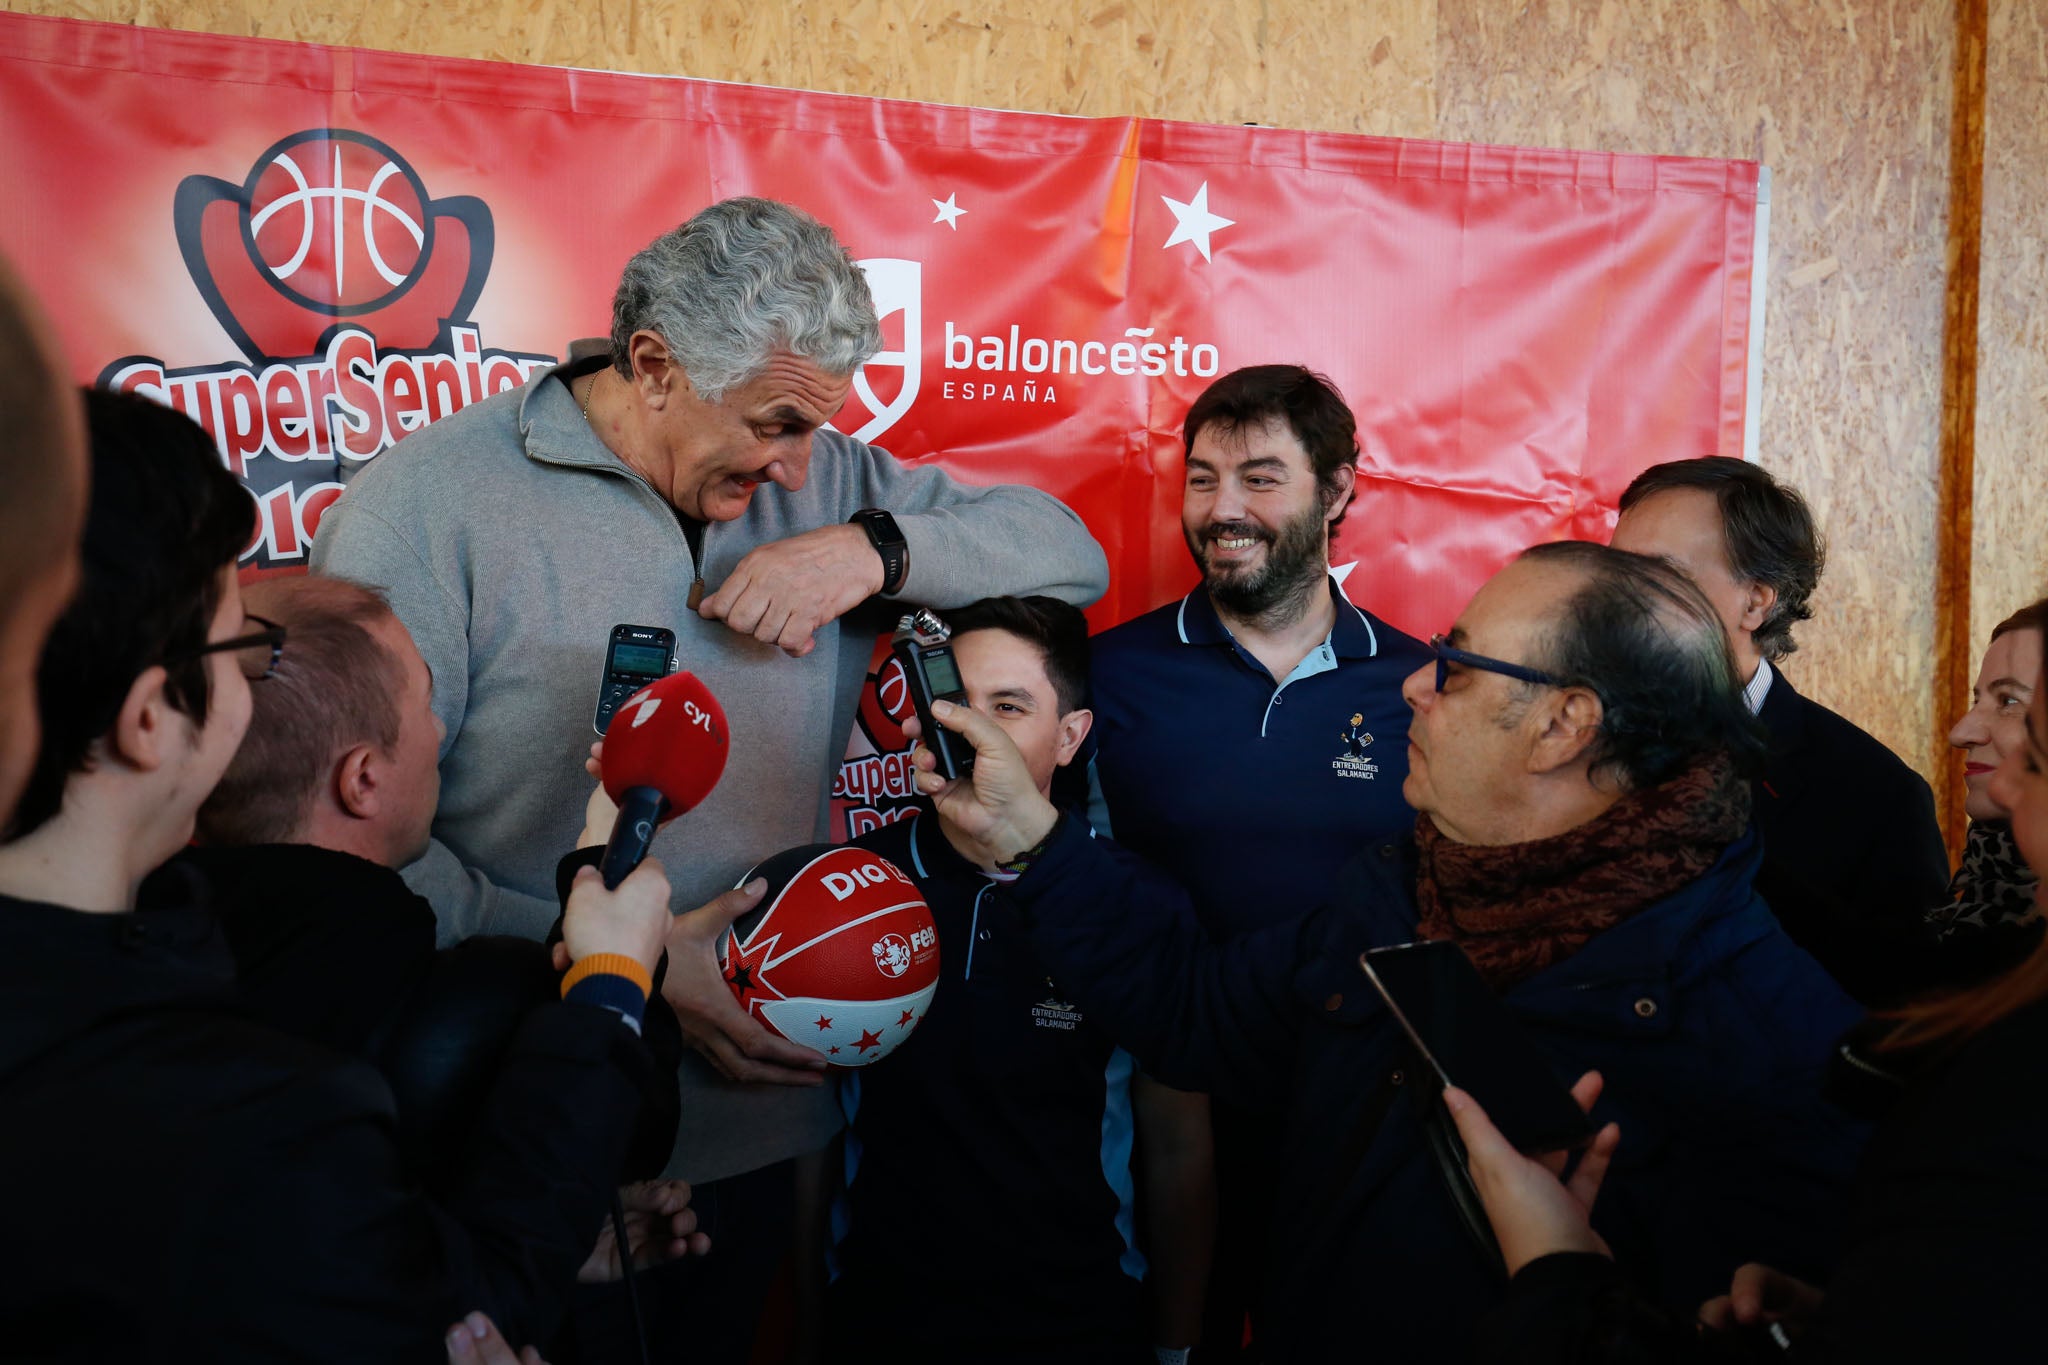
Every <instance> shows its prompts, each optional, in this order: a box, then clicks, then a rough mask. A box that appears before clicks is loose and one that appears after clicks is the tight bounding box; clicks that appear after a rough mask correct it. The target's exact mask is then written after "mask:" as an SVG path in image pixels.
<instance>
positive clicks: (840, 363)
mask: <svg viewBox="0 0 2048 1365" xmlns="http://www.w3.org/2000/svg"><path fill="white" fill-rule="evenodd" d="M638 331H652V332H654V333H656V334H657V335H659V336H660V337H661V339H662V340H663V341H664V342H666V343H667V345H668V348H669V350H670V351H671V352H672V353H674V355H675V357H676V359H677V361H678V362H679V363H680V364H681V365H682V367H683V373H684V374H686V375H688V376H689V379H690V386H691V387H692V388H694V389H695V390H696V391H697V395H698V397H700V398H702V399H704V400H705V401H706V402H709V403H716V402H718V401H719V400H720V399H721V398H723V397H724V396H725V395H726V393H727V392H729V391H730V390H732V389H734V388H737V387H738V386H739V385H741V384H744V383H746V382H747V381H748V380H749V379H752V378H753V377H754V376H755V375H757V374H759V373H760V372H761V371H762V370H763V369H764V368H766V366H767V364H768V358H769V357H770V356H771V355H772V354H773V353H774V352H776V351H778V350H787V351H790V352H792V353H793V354H796V355H800V356H802V357H804V358H805V359H807V360H809V361H811V362H812V363H814V364H815V365H817V366H818V367H819V368H820V369H822V370H824V371H825V372H826V373H828V374H835V375H843V374H851V373H853V371H855V370H857V369H859V368H860V366H861V365H862V364H863V363H864V362H866V360H867V359H868V358H869V357H870V356H872V355H874V354H875V352H877V351H879V350H881V349H882V325H881V323H880V321H879V320H878V319H877V318H876V317H875V300H874V296H873V295H872V294H870V293H869V292H868V281H867V276H866V275H865V274H864V273H862V271H861V269H860V267H859V266H857V265H855V264H854V262H853V258H852V256H850V255H849V254H847V250H846V248H845V247H843V246H841V245H840V243H839V239H838V238H837V237H835V236H833V235H832V229H830V228H828V227H826V226H825V225H824V224H823V223H821V222H819V221H818V220H817V219H815V218H813V217H811V216H810V215H809V214H808V213H805V212H804V211H803V210H802V209H798V208H792V207H791V206H790V205H788V204H784V203H779V202H777V201H776V200H773V199H755V198H739V199H725V200H721V201H720V202H718V203H716V204H713V205H711V207H709V208H707V209H705V210H703V211H702V212H700V213H698V214H697V215H696V216H695V217H693V218H691V219H690V221H688V222H687V223H684V224H683V225H682V226H681V227H679V228H676V229H675V230H674V231H672V232H667V233H663V234H662V235H661V236H660V237H658V238H656V239H655V240H654V241H653V242H652V243H650V244H649V245H648V246H647V247H646V248H645V249H643V250H642V251H640V252H639V254H637V255H635V256H634V257H633V259H632V260H630V261H628V262H626V270H625V273H624V274H623V275H621V276H620V277H619V292H618V294H617V295H616V296H615V297H614V298H613V300H612V365H613V366H614V367H615V368H616V369H617V370H618V372H619V373H620V374H621V375H623V376H625V377H626V378H628V379H630V378H632V374H633V362H632V358H631V355H630V353H629V350H628V347H629V344H630V343H631V341H632V339H633V333H635V332H638Z"/></svg>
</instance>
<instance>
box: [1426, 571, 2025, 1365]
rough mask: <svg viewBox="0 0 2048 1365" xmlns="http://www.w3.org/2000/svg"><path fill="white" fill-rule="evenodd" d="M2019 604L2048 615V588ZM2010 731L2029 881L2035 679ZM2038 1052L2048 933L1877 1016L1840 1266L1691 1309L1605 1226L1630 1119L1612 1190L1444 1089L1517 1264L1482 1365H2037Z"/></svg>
mask: <svg viewBox="0 0 2048 1365" xmlns="http://www.w3.org/2000/svg"><path fill="white" fill-rule="evenodd" d="M2029 610H2030V612H2031V613H2033V619H2035V620H2039V619H2041V613H2043V612H2044V611H2048V600H2044V601H2042V602H2040V603H2037V604H2035V606H2034V607H2032V608H2030V609H2029ZM2031 634H2032V638H2031V639H2029V640H2027V641H2026V642H2025V644H2026V648H2027V649H2028V650H2029V651H2031V652H2032V655H2033V657H2031V658H2027V659H2021V660H2014V661H2013V662H2014V664H2015V666H2016V668H2018V669H2019V670H2022V671H2024V672H2026V673H2029V674H2032V675H2033V676H2035V677H2039V676H2040V673H2039V672H2038V670H2040V669H2041V668H2042V667H2043V662H2044V661H2043V659H2042V657H2041V649H2042V644H2041V633H2040V632H2039V631H2038V630H2036V631H2033V632H2032V633H2031ZM2012 740H2013V742H2012V743H2011V744H2010V745H2007V746H2003V752H2002V753H2001V755H2000V760H1999V764H1998V767H1997V769H1996V770H1995V771H1993V772H1992V774H1991V775H1990V779H1989V781H1988V782H1987V783H1986V784H1985V787H1984V791H1983V794H1984V795H1985V796H1986V797H1987V798H1988V799H1989V801H1990V802H1991V803H1992V804H1991V808H1992V809H1994V810H1997V811H2001V812H2003V813H2005V814H2006V816H2007V817H2008V818H2010V820H2011V822H2012V839H2013V843H2014V845H2015V847H2016V848H2017V849H2018V851H2019V856H2020V858H2021V859H2023V860H2024V862H2025V863H2026V866H2027V867H2028V869H2029V870H2030V871H2031V874H2032V875H2033V876H2035V877H2036V878H2039V877H2041V876H2042V875H2043V874H2044V873H2048V690H2043V689H2040V688H2036V689H2034V691H2033V693H2032V696H2031V699H2030V700H2029V701H2028V702H2027V704H2026V707H2025V721H2024V723H2023V724H2022V725H2021V726H2020V727H2019V733H2018V734H2016V735H2014V736H2012ZM1972 795H1973V797H1974V796H1975V795H1977V793H1976V792H1974V791H1973V792H1972ZM2036 894H2037V896H2038V894H2039V893H2038V891H2037V892H2036ZM2044 1050H2048V944H2042V943H2037V944H2036V945H2035V947H2034V948H2033V950H2032V952H2031V953H2030V954H2029V955H2028V956H2026V957H2025V958H2023V959H2022V960H2021V961H2020V962H2019V963H2018V964H2017V965H2015V966H2013V967H2012V968H2011V969H2010V970H2008V971H2006V972H2005V973H2004V974H2002V975H2000V976H1997V977H1994V978H1993V979H1991V980H1988V981H1985V982H1983V983H1981V984H1978V985H1975V986H1972V987H1970V988H1968V989H1966V990H1962V991H1958V992H1955V993H1953V994H1951V995H1948V996H1945V997H1941V998H1936V999H1932V1000H1926V1001H1922V1002H1920V1003H1917V1004H1914V1005H1911V1006H1908V1007H1907V1008H1905V1009H1902V1010H1898V1011H1894V1012H1892V1013H1890V1014H1888V1015H1880V1016H1878V1017H1877V1018H1876V1019H1874V1020H1872V1021H1871V1024H1870V1025H1869V1026H1868V1027H1866V1028H1865V1029H1863V1030H1860V1031H1859V1033H1858V1035H1857V1036H1856V1037H1855V1038H1854V1039H1852V1040H1851V1041H1850V1042H1848V1043H1846V1044H1845V1045H1844V1046H1843V1048H1842V1054H1841V1055H1842V1062H1841V1069H1842V1072H1843V1074H1844V1075H1845V1076H1853V1077H1855V1078H1856V1079H1857V1080H1858V1081H1859V1082H1860V1084H1859V1085H1858V1087H1857V1090H1856V1092H1855V1093H1856V1098H1857V1099H1858V1100H1859V1101H1860V1102H1861V1103H1862V1104H1863V1105H1864V1106H1866V1107H1868V1108H1870V1109H1872V1110H1875V1111H1878V1112H1881V1113H1882V1114H1883V1124H1882V1126H1881V1127H1879V1128H1878V1130H1877V1132H1876V1134H1875V1135H1874V1136H1873V1137H1872V1139H1871V1143H1870V1158H1869V1160H1868V1161H1867V1162H1866V1163H1865V1164H1864V1166H1863V1169H1862V1170H1861V1171H1859V1172H1858V1174H1857V1183H1856V1197H1855V1218H1854V1222H1853V1223H1852V1225H1851V1229H1850V1237H1849V1242H1848V1247H1847V1252H1846V1254H1845V1256H1844V1257H1843V1259H1842V1262H1841V1264H1840V1266H1839V1267H1838V1268H1837V1270H1836V1272H1835V1274H1834V1276H1833V1277H1832V1278H1831V1279H1828V1280H1826V1281H1820V1280H1809V1278H1808V1277H1802V1276H1798V1275H1796V1274H1788V1273H1787V1268H1786V1267H1784V1266H1781V1265H1778V1264H1777V1263H1776V1262H1767V1261H1765V1262H1762V1263H1758V1264H1747V1265H1744V1266H1742V1267H1741V1268H1740V1269H1738V1270H1736V1271H1735V1273H1734V1274H1733V1276H1732V1277H1731V1278H1730V1279H1729V1281H1728V1282H1727V1283H1726V1284H1724V1285H1722V1286H1721V1287H1720V1289H1719V1291H1718V1293H1717V1296H1716V1297H1714V1298H1712V1299H1710V1300H1707V1301H1706V1302H1705V1303H1703V1304H1701V1305H1700V1307H1699V1313H1698V1318H1697V1320H1695V1318H1694V1316H1693V1314H1692V1312H1690V1311H1678V1312H1671V1311H1659V1310H1658V1309H1657V1308H1655V1307H1653V1306H1651V1305H1649V1304H1646V1303H1644V1302H1643V1301H1642V1298H1641V1296H1640V1294H1638V1293H1637V1292H1636V1291H1635V1288H1634V1285H1635V1283H1636V1280H1637V1277H1636V1276H1635V1275H1634V1274H1633V1273H1632V1272H1631V1268H1630V1267H1629V1265H1628V1260H1627V1254H1626V1253H1625V1252H1624V1251H1623V1249H1622V1248H1621V1247H1618V1246H1611V1245H1609V1244H1608V1243H1607V1242H1605V1241H1603V1240H1602V1239H1601V1237H1600V1235H1599V1229H1600V1228H1601V1226H1602V1218H1603V1208H1602V1206H1604V1205H1605V1203H1606V1202H1607V1200H1608V1199H1609V1198H1610V1197H1612V1194H1613V1182H1614V1180H1615V1179H1616V1174H1618V1173H1619V1172H1620V1170H1621V1169H1622V1168H1621V1165H1620V1161H1619V1157H1620V1156H1625V1155H1626V1154H1627V1152H1628V1149H1629V1148H1630V1147H1631V1146H1632V1145H1634V1144H1635V1143H1636V1142H1637V1141H1638V1135H1637V1134H1636V1133H1634V1132H1633V1131H1631V1130H1630V1128H1629V1125H1628V1123H1627V1121H1626V1120H1624V1121H1623V1123H1622V1126H1621V1134H1620V1141H1621V1146H1620V1149H1619V1154H1618V1157H1617V1162H1616V1164H1615V1166H1614V1167H1613V1171H1614V1172H1615V1173H1616V1174H1610V1175H1608V1176H1607V1188H1605V1189H1603V1188H1602V1184H1601V1176H1602V1173H1603V1172H1602V1169H1601V1167H1600V1166H1599V1164H1598V1163H1595V1162H1588V1163H1585V1165H1584V1166H1583V1167H1582V1169H1581V1170H1580V1171H1578V1172H1576V1173H1573V1174H1572V1175H1571V1176H1570V1178H1569V1179H1568V1180H1567V1181H1560V1180H1559V1179H1558V1178H1557V1172H1556V1170H1555V1163H1542V1162H1537V1161H1532V1160H1530V1159H1528V1158H1526V1157H1524V1156H1522V1155H1521V1154H1520V1153H1518V1152H1516V1151H1515V1150H1514V1149H1513V1148H1512V1147H1510V1146H1508V1145H1507V1143H1506V1142H1504V1141H1503V1140H1502V1139H1501V1136H1500V1134H1499V1132H1498V1131H1497V1130H1495V1128H1494V1127H1493V1124H1492V1122H1491V1121H1490V1120H1489V1119H1488V1117H1487V1116H1486V1114H1485V1113H1484V1112H1483V1111H1482V1110H1481V1109H1480V1108H1479V1107H1478V1106H1477V1105H1476V1104H1475V1103H1473V1102H1472V1100H1471V1099H1470V1097H1468V1096H1463V1095H1458V1094H1452V1095H1450V1096H1449V1097H1448V1098H1449V1102H1450V1103H1451V1105H1452V1106H1453V1108H1454V1111H1455V1113H1456V1115H1457V1121H1458V1129H1459V1132H1460V1133H1461V1134H1462V1135H1463V1137H1464V1140H1465V1143H1466V1146H1467V1148H1468V1149H1469V1151H1470V1153H1471V1158H1470V1161H1471V1167H1472V1172H1473V1176H1474V1178H1475V1182H1476V1184H1477V1187H1478V1190H1479V1194H1480V1197H1481V1199H1482V1200H1483V1201H1484V1206H1485V1209H1486V1214H1487V1217H1488V1219H1489V1221H1490V1222H1491V1224H1492V1226H1493V1228H1494V1229H1495V1232H1496V1235H1497V1236H1498V1238H1499V1240H1500V1244H1501V1249H1502V1251H1503V1252H1504V1254H1505V1256H1504V1258H1505V1262H1506V1266H1507V1269H1508V1270H1509V1272H1510V1273H1512V1274H1513V1276H1514V1279H1513V1281H1512V1283H1511V1284H1510V1286H1509V1288H1508V1292H1507V1294H1506V1296H1505V1299H1504V1301H1503V1302H1502V1303H1501V1304H1500V1306H1499V1307H1497V1308H1496V1309H1495V1310H1494V1313H1493V1314H1492V1316H1491V1318H1490V1319H1489V1320H1488V1322H1487V1323H1486V1324H1485V1325H1484V1327H1483V1328H1482V1331H1481V1341H1482V1343H1483V1349H1482V1351H1481V1352H1480V1358H1481V1359H1485V1360H1490V1361H1493V1360H1497V1361H1514V1362H1517V1365H1552V1363H1553V1362H1554V1363H1555V1365H1567V1362H1569V1363H1570V1365H1606V1363H1607V1362H1613V1363H1614V1365H1623V1363H1624V1362H1634V1361H1649V1360H1655V1361H1660V1362H1669V1363H1670V1365H1710V1363H1713V1362H1731V1363H1732V1362H1741V1361H1763V1360H1793V1361H1815V1362H1843V1363H1844V1365H1846V1362H1852V1361H1853V1362H1856V1365H1909V1363H1910V1365H1922V1363H1923V1362H1927V1361H1951V1360H1954V1361H1965V1360H1967V1361H2015V1360H2041V1359H2044V1358H2048V1298H2044V1297H2043V1296H2042V1294H2041V1285H2042V1282H2043V1280H2044V1279H2048V1241H2044V1240H2043V1238H2042V1235H2041V1229H2042V1227H2043V1226H2044V1225H2048V1155H2044V1153H2048V1087H2043V1086H2042V1085H2041V1083H2040V1080H2039V1077H2040V1068H2041V1055H2042V1053H2043V1051H2044ZM1644 1136H1646V1137H1648V1139H1649V1140H1652V1141H1654V1140H1655V1139H1654V1135H1644ZM1596 1200H1597V1202H1596ZM1589 1208H1590V1209H1592V1210H1593V1213H1592V1217H1591V1219H1590V1220H1589V1219H1588V1216H1587V1210H1588V1209H1589ZM1759 1260H1760V1261H1762V1258H1759ZM1823 1285H1824V1287H1822V1286H1823Z"/></svg>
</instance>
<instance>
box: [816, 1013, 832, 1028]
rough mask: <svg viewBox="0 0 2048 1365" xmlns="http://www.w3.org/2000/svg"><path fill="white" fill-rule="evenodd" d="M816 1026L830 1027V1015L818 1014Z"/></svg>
mask: <svg viewBox="0 0 2048 1365" xmlns="http://www.w3.org/2000/svg"><path fill="white" fill-rule="evenodd" d="M818 1027H819V1028H831V1027H832V1017H831V1016H830V1015H826V1014H821V1015H819V1016H818Z"/></svg>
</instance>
